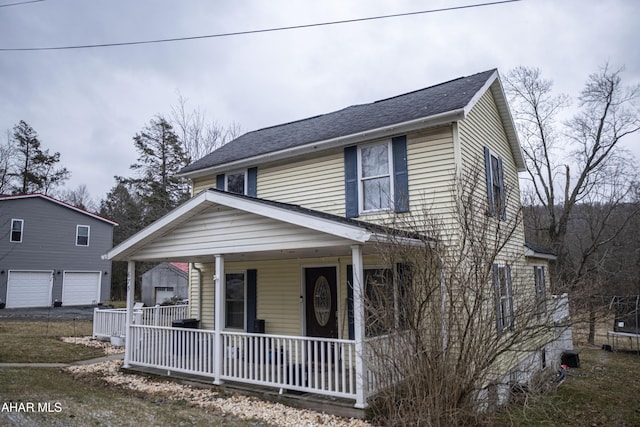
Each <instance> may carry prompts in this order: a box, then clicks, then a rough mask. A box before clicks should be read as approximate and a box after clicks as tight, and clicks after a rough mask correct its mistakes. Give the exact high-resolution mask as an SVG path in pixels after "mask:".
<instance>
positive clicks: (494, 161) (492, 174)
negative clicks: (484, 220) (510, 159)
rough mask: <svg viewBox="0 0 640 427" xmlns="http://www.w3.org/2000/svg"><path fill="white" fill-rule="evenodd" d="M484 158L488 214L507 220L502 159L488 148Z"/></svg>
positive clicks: (485, 150) (485, 149)
mask: <svg viewBox="0 0 640 427" xmlns="http://www.w3.org/2000/svg"><path fill="white" fill-rule="evenodd" d="M484 156H485V169H486V173H487V199H488V204H489V206H488V209H487V210H488V213H489V215H490V216H495V217H496V218H498V217H499V218H500V219H502V220H506V219H507V217H506V205H505V200H506V199H505V190H504V171H503V168H502V159H501V158H500V157H498V156H497V155H495V154H494V153H493V152H491V151H490V150H489V149H488V148H487V147H485V148H484Z"/></svg>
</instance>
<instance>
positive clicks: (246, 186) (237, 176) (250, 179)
mask: <svg viewBox="0 0 640 427" xmlns="http://www.w3.org/2000/svg"><path fill="white" fill-rule="evenodd" d="M216 189H218V190H224V191H227V192H229V193H236V194H245V195H247V196H251V197H257V193H258V168H249V169H245V170H242V171H236V172H232V173H226V174H224V173H221V174H218V175H217V176H216Z"/></svg>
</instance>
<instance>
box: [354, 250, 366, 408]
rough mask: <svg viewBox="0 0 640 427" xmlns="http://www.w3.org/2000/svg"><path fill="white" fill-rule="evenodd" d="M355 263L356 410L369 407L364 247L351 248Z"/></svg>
mask: <svg viewBox="0 0 640 427" xmlns="http://www.w3.org/2000/svg"><path fill="white" fill-rule="evenodd" d="M351 260H352V263H353V331H354V338H355V341H356V404H355V405H354V406H355V407H356V408H360V409H364V408H366V407H367V392H366V389H367V360H366V354H365V350H364V338H365V335H364V332H365V328H364V304H363V302H364V300H363V299H364V295H365V293H364V269H363V266H362V247H361V246H360V245H353V246H351Z"/></svg>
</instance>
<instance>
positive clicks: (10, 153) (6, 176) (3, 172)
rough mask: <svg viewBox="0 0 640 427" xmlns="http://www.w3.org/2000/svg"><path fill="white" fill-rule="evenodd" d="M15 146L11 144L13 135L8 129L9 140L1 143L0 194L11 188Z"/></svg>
mask: <svg viewBox="0 0 640 427" xmlns="http://www.w3.org/2000/svg"><path fill="white" fill-rule="evenodd" d="M14 155H15V153H14V148H13V145H12V144H11V137H10V134H9V131H7V141H6V142H5V143H2V144H0V194H3V193H5V192H6V191H8V190H9V185H10V182H11V180H10V177H11V165H12V163H13V157H14Z"/></svg>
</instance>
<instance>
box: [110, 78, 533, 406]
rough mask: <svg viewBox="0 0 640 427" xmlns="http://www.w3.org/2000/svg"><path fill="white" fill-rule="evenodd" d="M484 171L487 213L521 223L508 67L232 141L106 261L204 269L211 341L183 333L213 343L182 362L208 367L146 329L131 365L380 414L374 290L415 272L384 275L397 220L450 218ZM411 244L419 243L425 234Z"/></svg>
mask: <svg viewBox="0 0 640 427" xmlns="http://www.w3.org/2000/svg"><path fill="white" fill-rule="evenodd" d="M473 170H479V171H481V173H482V181H483V182H482V184H481V186H480V187H481V193H482V194H478V199H479V200H481V201H482V202H481V203H483V204H484V205H486V209H485V208H483V209H482V212H478V214H480V215H489V216H490V217H491V220H492V221H494V222H495V223H496V224H497V223H498V222H499V221H501V220H502V219H504V218H505V217H506V216H511V217H512V218H513V215H519V214H520V198H519V183H518V172H521V171H524V170H525V163H524V159H523V155H522V153H521V148H520V145H519V142H518V138H517V135H516V130H515V126H514V123H513V120H512V118H511V115H510V112H509V109H508V106H507V101H506V98H505V94H504V91H503V88H502V84H501V83H500V79H499V76H498V72H497V71H496V70H489V71H485V72H482V73H478V74H475V75H472V76H469V77H463V78H459V79H456V80H452V81H449V82H446V83H442V84H439V85H436V86H431V87H428V88H425V89H422V90H417V91H415V92H410V93H407V94H404V95H399V96H396V97H393V98H388V99H384V100H381V101H377V102H374V103H371V104H364V105H356V106H352V107H348V108H345V109H343V110H339V111H336V112H332V113H328V114H324V115H320V116H316V117H311V118H308V119H305V120H300V121H296V122H291V123H286V124H283V125H278V126H273V127H269V128H265V129H261V130H257V131H254V132H249V133H247V134H244V135H242V136H240V137H239V138H237V139H235V140H233V141H231V142H229V143H228V144H226V145H224V146H222V147H221V148H219V149H217V150H216V151H214V152H212V153H210V154H209V155H207V156H205V157H204V158H202V159H200V160H198V161H196V162H194V163H193V164H191V165H189V166H187V167H186V168H184V169H183V170H182V171H181V176H183V177H187V178H189V179H191V180H192V184H193V195H194V196H193V198H192V199H191V200H189V201H187V202H186V203H184V204H183V205H181V206H180V207H178V208H177V209H175V210H174V211H172V212H170V213H169V214H168V215H166V216H164V217H163V218H161V219H160V220H158V221H157V222H155V223H153V224H151V225H150V226H148V227H147V228H145V229H144V230H142V231H141V232H139V233H138V234H136V235H134V236H133V237H131V238H130V239H128V240H127V241H125V242H123V243H122V244H120V245H118V246H116V247H115V248H113V249H112V250H110V251H109V252H108V253H107V255H106V258H107V259H111V260H118V261H129V272H130V274H131V275H132V274H133V272H134V271H135V270H134V269H135V263H136V262H139V261H140V262H141V261H150V262H157V261H178V262H188V263H190V265H191V266H192V268H191V276H190V283H191V286H190V291H189V300H190V303H191V316H192V317H194V318H197V319H199V320H200V324H201V328H202V329H200V330H198V331H189V332H188V335H187V332H186V331H181V332H180V333H184V334H185V335H184V337H183V338H184V340H185V341H184V342H187V341H188V340H194V342H195V341H197V342H198V343H200V344H198V346H197V349H196V348H195V347H189V345H188V344H185V345H184V346H183V347H185V348H187V350H184V351H185V353H184V354H192V353H191V352H195V353H197V354H198V355H197V356H195V357H194V358H193V359H189V358H187V357H185V358H180V357H171V356H170V354H172V351H173V350H172V349H171V348H170V347H167V345H168V344H166V345H165V344H162V343H168V342H169V341H170V337H171V336H170V335H166V336H164V335H162V334H165V333H166V334H169V333H170V332H171V331H159V330H153V331H152V330H146V329H145V327H143V326H135V325H132V326H130V328H129V332H128V333H127V340H128V344H127V347H126V350H127V351H126V356H125V365H127V366H147V367H157V368H160V369H163V370H164V371H169V372H185V373H190V374H197V375H203V376H207V377H210V378H212V379H213V380H214V383H216V384H219V383H222V382H224V381H236V382H244V383H251V384H257V385H263V386H271V387H276V388H281V389H289V390H298V391H307V392H312V393H317V394H323V395H329V396H335V397H343V398H348V399H353V400H354V401H355V407H356V408H364V407H366V405H367V398H368V396H370V395H371V394H372V393H374V392H375V384H374V379H373V378H371V376H370V375H369V373H368V372H367V367H366V363H364V357H365V355H364V351H363V349H364V345H365V343H366V340H367V339H368V337H367V332H366V329H367V328H366V325H365V312H364V308H363V304H362V302H363V299H362V297H363V295H364V294H365V287H364V284H363V283H364V282H365V280H368V278H369V277H370V276H371V275H372V274H380V273H381V272H382V273H383V274H385V275H390V276H393V275H394V273H393V272H394V271H395V270H397V269H399V268H400V267H401V264H398V265H396V266H392V265H380V260H379V258H378V257H377V255H376V254H377V251H378V250H379V248H380V246H381V245H385V244H387V242H388V239H389V236H393V235H399V234H400V235H401V234H402V231H401V230H398V229H396V228H394V224H396V223H397V222H395V221H394V220H395V219H397V218H399V217H403V216H407V215H414V216H420V215H421V213H422V212H424V211H425V210H427V209H430V210H431V211H432V212H435V213H436V214H438V215H440V216H441V217H442V218H443V219H444V220H445V221H446V220H447V218H449V217H451V215H452V212H453V210H454V209H453V207H454V206H455V204H456V203H457V202H458V201H457V200H456V199H455V195H454V194H455V192H453V191H452V185H453V183H454V181H455V180H456V177H457V176H458V174H460V173H468V172H471V171H473ZM485 176H486V181H487V184H486V185H485V184H484V180H485ZM507 189H509V190H510V191H511V193H512V194H511V196H510V197H509V198H508V200H506V197H505V194H506V192H507ZM478 191H480V190H478ZM505 200H506V203H502V202H504V201H505ZM484 205H483V206H484ZM414 231H415V230H414ZM418 231H419V230H418ZM402 237H403V242H406V244H419V240H420V239H419V237H418V236H416V235H411V234H409V235H407V234H404V235H402ZM524 244H525V242H524V230H523V229H522V227H521V226H520V227H519V228H518V230H517V232H516V233H515V234H514V235H513V237H512V238H511V240H510V241H509V243H508V244H507V245H506V246H505V253H507V252H508V253H509V254H511V255H510V256H511V257H512V256H514V255H515V258H516V259H519V260H520V261H519V262H518V263H516V264H514V265H512V266H509V265H505V263H506V262H510V261H508V259H507V256H506V255H505V259H504V260H501V264H496V265H495V268H496V271H498V272H500V274H501V275H500V276H498V275H496V277H505V278H506V277H510V276H509V274H510V272H511V270H510V269H514V270H520V271H521V272H525V274H528V272H529V270H528V268H527V267H526V265H525V261H524V251H525V246H524ZM509 259H511V258H509ZM398 271H399V270H398ZM502 273H505V274H504V275H502ZM400 276H401V275H400V274H398V277H400ZM528 277H529V278H530V281H531V286H530V288H531V289H530V292H531V295H533V294H534V292H535V291H534V277H533V273H532V272H531V275H530V276H528ZM508 285H509V286H510V283H509V284H508ZM397 286H399V284H398V285H397ZM489 286H491V285H490V284H489ZM496 289H497V290H499V289H502V287H501V286H498V287H496ZM509 297H510V289H509ZM132 298H133V290H132V289H130V290H129V301H132ZM129 306H131V304H129ZM506 313H507V312H506V311H505V312H504V313H503V314H504V316H505V319H506V316H507V314H506ZM498 317H499V318H502V316H498ZM505 321H506V320H505ZM504 327H506V325H505V324H498V328H499V331H498V333H500V332H501V329H502V328H504ZM256 332H259V333H260V334H256ZM176 333H177V332H176ZM262 333H265V335H262ZM194 334H198V335H197V336H196V335H194ZM189 342H191V341H189ZM134 343H135V344H134ZM208 343H210V344H208ZM163 346H164V347H163ZM151 349H153V350H151ZM159 351H160V352H166V353H167V354H169V356H166V357H164V356H158V352H159ZM207 352H208V353H207ZM173 354H175V351H173ZM278 354H279V356H278ZM212 355H213V356H212ZM187 359H188V360H187ZM256 361H263V362H264V363H265V364H266V365H267V366H266V367H264V366H263V367H262V368H259V367H258V365H260V363H256ZM318 361H321V363H318ZM260 369H261V370H260Z"/></svg>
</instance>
